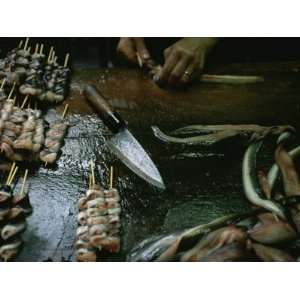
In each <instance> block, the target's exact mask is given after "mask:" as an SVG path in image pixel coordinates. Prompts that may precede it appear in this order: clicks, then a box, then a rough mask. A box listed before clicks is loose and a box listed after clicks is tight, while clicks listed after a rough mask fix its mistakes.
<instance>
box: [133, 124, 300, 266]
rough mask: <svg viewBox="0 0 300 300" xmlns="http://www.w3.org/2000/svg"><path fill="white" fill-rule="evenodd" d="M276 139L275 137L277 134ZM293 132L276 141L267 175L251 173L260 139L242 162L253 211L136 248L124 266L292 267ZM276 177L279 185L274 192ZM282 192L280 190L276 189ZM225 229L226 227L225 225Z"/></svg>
mask: <svg viewBox="0 0 300 300" xmlns="http://www.w3.org/2000/svg"><path fill="white" fill-rule="evenodd" d="M277 133H278V134H280V131H279V132H277ZM292 136H293V131H291V130H289V128H286V129H285V130H283V131H282V133H281V134H280V136H279V138H278V140H277V149H276V151H275V162H276V164H275V165H274V166H273V167H272V168H271V169H270V171H269V173H268V175H265V173H264V172H262V171H260V172H257V171H256V155H257V152H258V151H259V149H260V148H261V146H262V143H263V137H265V135H263V136H261V137H260V138H258V139H252V142H251V144H250V146H249V147H248V149H247V151H246V152H245V155H244V160H243V187H244V191H245V195H246V198H247V199H248V200H249V201H250V202H251V203H252V204H253V205H254V207H255V209H254V210H253V211H250V212H249V213H245V214H233V215H229V216H225V217H222V218H219V219H217V220H214V221H212V222H211V223H209V224H204V225H199V226H196V227H194V228H191V229H186V230H182V231H179V232H174V233H171V234H167V235H162V236H156V237H152V238H150V239H147V240H145V241H143V242H141V243H140V244H138V245H137V246H136V247H135V248H133V250H132V251H131V253H130V254H129V256H128V260H129V261H253V260H254V261H257V260H260V261H287V262H288V261H296V260H299V258H300V250H299V249H297V246H296V247H295V244H293V242H295V241H296V240H297V239H299V234H300V197H299V196H300V178H299V176H298V173H297V171H296V167H295V165H294V161H293V159H294V158H295V157H297V156H299V155H300V146H298V147H296V148H295V149H293V150H291V151H290V152H288V151H287V150H286V148H287V146H288V143H289V142H290V141H291V140H292V139H291V137H292ZM279 172H281V177H282V184H281V185H278V186H276V188H274V187H275V183H276V181H277V179H278V177H279ZM281 186H283V189H282V190H280V187H281ZM228 224H230V225H228Z"/></svg>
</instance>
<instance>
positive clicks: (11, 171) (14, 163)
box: [6, 161, 16, 185]
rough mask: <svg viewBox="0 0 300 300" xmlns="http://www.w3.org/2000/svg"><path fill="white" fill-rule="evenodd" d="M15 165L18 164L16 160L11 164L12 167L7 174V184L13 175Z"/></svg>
mask: <svg viewBox="0 0 300 300" xmlns="http://www.w3.org/2000/svg"><path fill="white" fill-rule="evenodd" d="M15 166H16V162H15V161H14V162H13V164H12V165H11V167H10V171H9V173H8V176H7V179H6V185H7V184H8V182H9V179H10V177H11V174H12V173H13V171H14V169H15Z"/></svg>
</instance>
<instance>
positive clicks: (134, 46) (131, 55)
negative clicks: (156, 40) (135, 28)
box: [117, 37, 150, 64]
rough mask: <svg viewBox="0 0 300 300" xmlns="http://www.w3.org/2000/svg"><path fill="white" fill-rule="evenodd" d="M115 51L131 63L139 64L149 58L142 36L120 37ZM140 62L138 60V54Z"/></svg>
mask: <svg viewBox="0 0 300 300" xmlns="http://www.w3.org/2000/svg"><path fill="white" fill-rule="evenodd" d="M117 52H118V53H119V54H120V55H121V56H123V57H124V58H125V59H127V60H128V61H129V62H131V63H133V64H140V63H143V62H144V61H146V60H148V59H150V53H149V51H148V49H147V47H146V45H145V41H144V38H141V37H136V38H129V37H122V38H120V41H119V43H118V46H117ZM137 55H139V57H140V58H141V60H142V62H139V61H138V56H137Z"/></svg>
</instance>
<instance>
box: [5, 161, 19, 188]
mask: <svg viewBox="0 0 300 300" xmlns="http://www.w3.org/2000/svg"><path fill="white" fill-rule="evenodd" d="M18 169H19V167H18V166H17V167H16V168H15V170H14V172H13V173H12V175H11V177H10V180H9V183H8V185H11V184H12V182H13V180H14V178H15V176H16V174H17V171H18Z"/></svg>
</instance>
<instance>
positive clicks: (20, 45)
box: [18, 40, 23, 49]
mask: <svg viewBox="0 0 300 300" xmlns="http://www.w3.org/2000/svg"><path fill="white" fill-rule="evenodd" d="M22 45H23V40H21V41H20V43H19V46H18V48H19V49H21V47H22Z"/></svg>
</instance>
